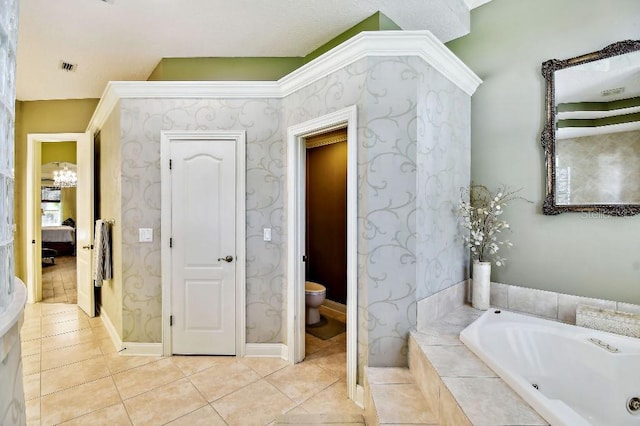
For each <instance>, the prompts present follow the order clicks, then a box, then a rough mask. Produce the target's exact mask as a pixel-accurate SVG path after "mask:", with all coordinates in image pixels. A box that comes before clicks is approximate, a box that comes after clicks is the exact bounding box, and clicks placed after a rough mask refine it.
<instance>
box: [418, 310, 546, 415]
mask: <svg viewBox="0 0 640 426" xmlns="http://www.w3.org/2000/svg"><path fill="white" fill-rule="evenodd" d="M482 312H484V311H479V310H476V309H473V308H471V307H470V306H466V305H465V306H461V307H459V308H457V309H455V310H454V311H452V312H450V313H449V314H448V315H444V316H442V317H440V318H439V319H438V320H436V321H433V322H431V323H430V324H425V325H424V326H423V328H422V329H421V331H413V332H411V334H410V336H409V368H410V370H411V372H412V373H413V375H414V377H415V381H416V383H417V384H418V386H419V388H420V390H421V391H422V393H423V394H424V395H425V401H426V402H427V404H428V405H429V409H430V410H431V411H432V412H434V413H436V415H437V420H438V422H439V424H455V425H486V424H491V425H516V424H517V425H546V424H547V423H546V422H545V421H544V419H542V418H541V417H540V416H539V415H538V414H537V413H536V412H535V411H534V410H533V409H532V408H531V407H530V406H529V405H528V404H527V403H526V402H525V401H524V400H523V399H522V398H520V397H519V396H518V395H517V394H516V393H515V392H514V391H513V390H512V389H511V388H510V387H509V386H508V385H507V384H506V383H505V382H504V381H503V380H502V379H501V378H499V377H498V376H497V375H496V374H495V373H494V372H493V371H492V370H491V369H490V368H489V367H487V366H486V365H485V364H484V363H483V362H482V361H481V360H480V359H479V358H478V357H476V356H475V355H474V354H473V353H472V352H471V351H470V350H469V349H467V347H466V346H464V344H463V343H462V342H461V341H460V339H459V338H458V336H459V334H460V332H461V331H462V330H463V329H464V328H465V327H466V326H467V325H469V324H471V323H472V322H473V321H475V320H476V319H477V318H478V317H479V316H480V315H481V314H482Z"/></svg>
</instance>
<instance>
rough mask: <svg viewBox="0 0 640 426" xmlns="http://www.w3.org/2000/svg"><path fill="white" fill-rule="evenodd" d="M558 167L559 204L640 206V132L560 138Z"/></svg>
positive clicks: (557, 143) (557, 153)
mask: <svg viewBox="0 0 640 426" xmlns="http://www.w3.org/2000/svg"><path fill="white" fill-rule="evenodd" d="M556 167H557V170H558V177H557V180H558V183H557V184H556V185H557V188H556V196H557V197H558V198H557V199H558V200H561V199H562V200H566V201H565V202H563V203H560V202H558V204H599V203H604V204H618V203H628V204H640V188H638V184H637V182H636V177H637V176H640V131H633V132H619V133H608V134H603V135H597V136H583V137H576V138H570V139H558V140H557V141H556ZM567 168H568V170H569V171H568V174H569V181H568V182H565V184H564V185H562V186H561V185H560V176H562V174H563V173H567Z"/></svg>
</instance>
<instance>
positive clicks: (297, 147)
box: [287, 105, 364, 405]
mask: <svg viewBox="0 0 640 426" xmlns="http://www.w3.org/2000/svg"><path fill="white" fill-rule="evenodd" d="M339 129H346V132H347V142H346V144H347V159H346V163H347V167H346V168H347V176H346V228H347V230H346V264H347V268H346V269H347V273H346V287H347V303H346V305H347V308H346V310H347V313H346V320H347V321H346V324H347V325H346V329H347V331H346V382H347V394H348V395H349V398H350V399H352V400H353V401H355V402H356V403H358V404H361V405H362V404H363V399H364V395H363V393H364V392H363V387H362V385H358V384H357V375H358V374H357V368H358V366H357V342H358V335H357V334H358V326H357V322H358V318H357V312H358V306H357V303H358V295H357V293H358V286H357V281H358V276H357V165H358V163H357V109H356V106H355V105H354V106H350V107H346V108H344V109H342V110H339V111H335V112H332V113H330V114H327V115H324V116H322V117H318V118H315V119H312V120H309V121H306V122H304V123H300V124H297V125H294V126H291V127H289V128H288V129H287V193H288V201H287V217H288V229H287V247H288V255H287V264H288V266H287V275H288V279H287V324H288V331H287V333H288V334H287V342H288V343H287V350H288V355H287V356H288V359H289V361H290V362H292V363H297V362H300V361H302V360H303V359H304V358H305V346H306V345H305V343H306V342H305V337H306V327H305V317H306V313H305V281H306V265H305V263H306V262H305V260H306V259H307V253H306V242H305V240H306V211H305V210H306V153H307V148H306V140H307V139H308V138H310V137H313V136H316V135H320V134H326V133H329V132H332V131H334V130H339Z"/></svg>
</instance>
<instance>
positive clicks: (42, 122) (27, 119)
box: [14, 99, 98, 280]
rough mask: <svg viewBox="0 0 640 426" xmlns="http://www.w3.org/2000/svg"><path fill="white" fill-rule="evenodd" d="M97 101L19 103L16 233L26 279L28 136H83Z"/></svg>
mask: <svg viewBox="0 0 640 426" xmlns="http://www.w3.org/2000/svg"><path fill="white" fill-rule="evenodd" d="M96 105H98V99H70V100H55V101H17V102H16V135H15V176H16V180H15V196H14V200H15V204H14V211H15V222H16V225H17V229H16V234H15V248H14V251H15V257H16V275H17V276H18V277H20V278H21V279H22V280H24V279H25V278H26V276H25V271H26V263H25V262H26V249H27V248H26V241H27V235H26V222H27V216H26V211H25V206H26V202H27V199H26V194H25V188H26V182H27V135H28V134H29V133H82V132H84V131H85V130H86V128H87V125H88V124H89V120H90V119H91V116H92V115H93V111H94V110H95V109H96Z"/></svg>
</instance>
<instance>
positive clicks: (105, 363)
mask: <svg viewBox="0 0 640 426" xmlns="http://www.w3.org/2000/svg"><path fill="white" fill-rule="evenodd" d="M21 339H22V350H23V358H22V359H23V369H24V371H23V373H24V386H25V396H26V400H27V418H28V424H30V425H52V424H65V425H129V424H136V425H161V424H172V425H199V424H202V425H266V424H271V423H272V422H273V421H274V419H275V418H276V417H277V416H279V415H280V414H283V413H290V414H305V413H332V414H335V413H343V414H362V413H363V411H362V410H361V409H360V408H359V407H357V406H356V405H355V404H354V403H352V402H351V401H350V400H349V399H348V398H347V395H346V382H345V366H346V336H345V334H341V335H338V336H336V337H334V338H332V339H331V340H326V341H325V340H320V339H318V338H316V337H313V336H310V335H307V352H308V356H307V358H306V360H305V361H304V362H303V363H300V364H297V365H289V364H287V363H286V362H285V361H283V360H281V359H276V358H236V357H210V356H206V357H205V356H194V357H187V356H174V357H166V358H162V357H134V356H120V355H119V354H118V353H117V352H116V349H115V347H114V345H113V343H112V342H111V339H110V338H109V337H108V334H107V330H106V329H105V328H104V326H103V325H102V322H101V320H100V319H99V318H88V317H87V316H86V315H85V314H84V313H83V312H82V311H80V310H79V309H78V308H77V306H76V305H73V304H61V303H39V304H35V305H27V307H26V310H25V321H24V325H23V327H22V334H21Z"/></svg>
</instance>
